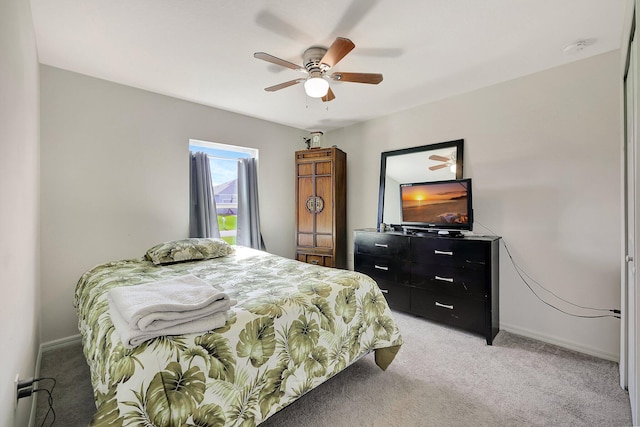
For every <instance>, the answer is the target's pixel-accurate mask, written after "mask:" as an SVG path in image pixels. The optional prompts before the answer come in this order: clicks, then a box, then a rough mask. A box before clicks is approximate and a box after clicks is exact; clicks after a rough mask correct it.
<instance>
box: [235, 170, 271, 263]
mask: <svg viewBox="0 0 640 427" xmlns="http://www.w3.org/2000/svg"><path fill="white" fill-rule="evenodd" d="M237 228H238V236H237V243H238V244H239V245H242V246H248V247H250V248H254V249H259V250H262V251H264V250H266V247H265V245H264V241H263V240H262V234H261V233H260V211H259V209H258V173H257V164H256V159H254V158H249V159H238V222H237Z"/></svg>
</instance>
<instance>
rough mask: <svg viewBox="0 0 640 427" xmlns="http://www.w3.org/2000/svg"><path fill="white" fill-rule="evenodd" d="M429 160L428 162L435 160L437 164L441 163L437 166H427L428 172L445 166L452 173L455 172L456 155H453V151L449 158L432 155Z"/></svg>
mask: <svg viewBox="0 0 640 427" xmlns="http://www.w3.org/2000/svg"><path fill="white" fill-rule="evenodd" d="M429 159H430V160H435V161H437V162H442V163H441V164H439V165H434V166H429V170H432V171H435V170H438V169H442V168H446V167H447V166H449V167H450V168H451V171H452V172H454V171H455V167H456V153H455V151H452V152H451V154H450V155H449V157H445V156H439V155H437V154H432V155H430V156H429Z"/></svg>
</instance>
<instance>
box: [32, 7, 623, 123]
mask: <svg viewBox="0 0 640 427" xmlns="http://www.w3.org/2000/svg"><path fill="white" fill-rule="evenodd" d="M625 4H626V2H625V0H396V1H391V0H349V1H344V0H323V1H318V0H314V1H311V0H264V1H255V0H254V1H252V0H181V1H180V0H31V5H32V13H33V20H34V26H35V33H36V41H37V47H38V55H39V60H40V62H41V63H42V64H46V65H51V66H54V67H59V68H62V69H66V70H71V71H75V72H78V73H82V74H86V75H90V76H94V77H98V78H101V79H105V80H110V81H113V82H117V83H122V84H125V85H129V86H133V87H137V88H141V89H145V90H150V91H153V92H157V93H161V94H165V95H169V96H173V97H177V98H181V99H185V100H189V101H193V102H197V103H201V104H204V105H209V106H212V107H217V108H221V109H225V110H229V111H233V112H237V113H242V114H246V115H249V116H253V117H257V118H261V119H265V120H269V121H272V122H276V123H281V124H285V125H290V126H293V127H296V128H301V129H307V130H322V131H325V132H326V131H329V130H332V129H336V128H341V127H344V126H347V125H350V124H353V123H356V122H360V121H364V120H368V119H372V118H375V117H379V116H383V115H387V114H389V113H393V112H397V111H401V110H405V109H408V108H411V107H414V106H417V105H421V104H425V103H428V102H431V101H435V100H437V99H442V98H445V97H448V96H452V95H455V94H459V93H464V92H467V91H470V90H474V89H477V88H481V87H484V86H488V85H491V84H495V83H498V82H501V81H505V80H509V79H513V78H516V77H520V76H524V75H527V74H531V73H535V72H538V71H541V70H545V69H548V68H551V67H555V66H558V65H562V64H566V63H569V62H572V61H576V60H579V59H583V58H586V57H588V56H592V55H597V54H600V53H604V52H608V51H611V50H614V49H619V48H620V46H621V37H622V26H623V19H624V12H625V10H624V8H625ZM337 36H341V37H347V38H349V39H351V40H352V41H353V42H354V43H355V45H356V47H355V49H354V50H353V51H351V53H349V54H348V55H347V56H346V57H345V58H344V59H342V61H340V62H339V63H338V64H337V65H336V66H335V67H334V68H333V70H332V71H343V72H347V71H348V72H366V73H382V74H383V75H384V81H382V83H380V84H379V85H377V86H374V85H368V84H359V83H347V82H333V81H332V82H331V87H332V89H333V92H334V93H335V95H336V99H335V100H333V101H331V102H328V103H323V102H322V101H320V100H319V99H313V98H308V97H307V96H306V95H305V94H304V89H303V87H302V85H295V86H291V87H289V88H286V89H282V90H280V91H278V92H265V91H264V88H265V87H268V86H272V85H275V84H278V83H281V82H285V81H288V80H292V79H295V78H298V77H300V76H301V74H299V73H297V72H296V71H293V70H291V69H288V68H284V67H278V66H276V65H273V64H270V63H267V62H265V61H261V60H258V59H255V58H254V57H253V53H254V52H259V51H263V52H267V53H269V54H271V55H274V56H276V57H279V58H282V59H285V60H287V61H290V62H294V63H297V64H302V59H301V55H302V53H303V52H304V50H305V49H306V48H308V47H310V46H312V45H320V46H325V47H328V46H329V45H330V44H331V42H333V40H334V39H335V38H336V37H337ZM584 39H588V40H591V41H595V42H594V43H593V44H592V45H591V46H589V47H588V48H586V49H584V50H582V51H580V52H577V53H574V54H572V55H566V54H564V53H563V48H564V47H565V46H567V45H569V44H571V43H574V42H576V41H578V40H584Z"/></svg>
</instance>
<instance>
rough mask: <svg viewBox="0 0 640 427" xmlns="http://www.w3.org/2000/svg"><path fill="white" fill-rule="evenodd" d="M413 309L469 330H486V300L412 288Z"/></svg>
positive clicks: (434, 318)
mask: <svg viewBox="0 0 640 427" xmlns="http://www.w3.org/2000/svg"><path fill="white" fill-rule="evenodd" d="M411 311H412V312H414V313H416V314H419V315H421V316H424V317H426V318H428V319H432V320H436V321H438V322H445V323H447V324H449V325H452V326H457V327H460V328H464V329H466V330H469V331H475V332H484V329H485V320H486V319H485V301H483V300H477V299H472V298H459V297H455V296H450V295H443V294H437V293H434V292H430V291H427V290H423V289H418V288H411Z"/></svg>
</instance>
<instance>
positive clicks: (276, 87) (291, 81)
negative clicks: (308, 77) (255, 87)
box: [264, 79, 304, 92]
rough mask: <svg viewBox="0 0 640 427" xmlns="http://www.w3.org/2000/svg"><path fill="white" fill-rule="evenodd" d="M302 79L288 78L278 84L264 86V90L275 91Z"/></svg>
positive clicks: (300, 81)
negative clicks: (286, 80)
mask: <svg viewBox="0 0 640 427" xmlns="http://www.w3.org/2000/svg"><path fill="white" fill-rule="evenodd" d="M303 81H304V79H295V80H289V81H288V82H284V83H280V84H279V85H274V86H269V87H266V88H264V90H266V91H267V92H275V91H277V90H280V89H284V88H285V87H289V86H293V85H296V84H298V83H302V82H303Z"/></svg>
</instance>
